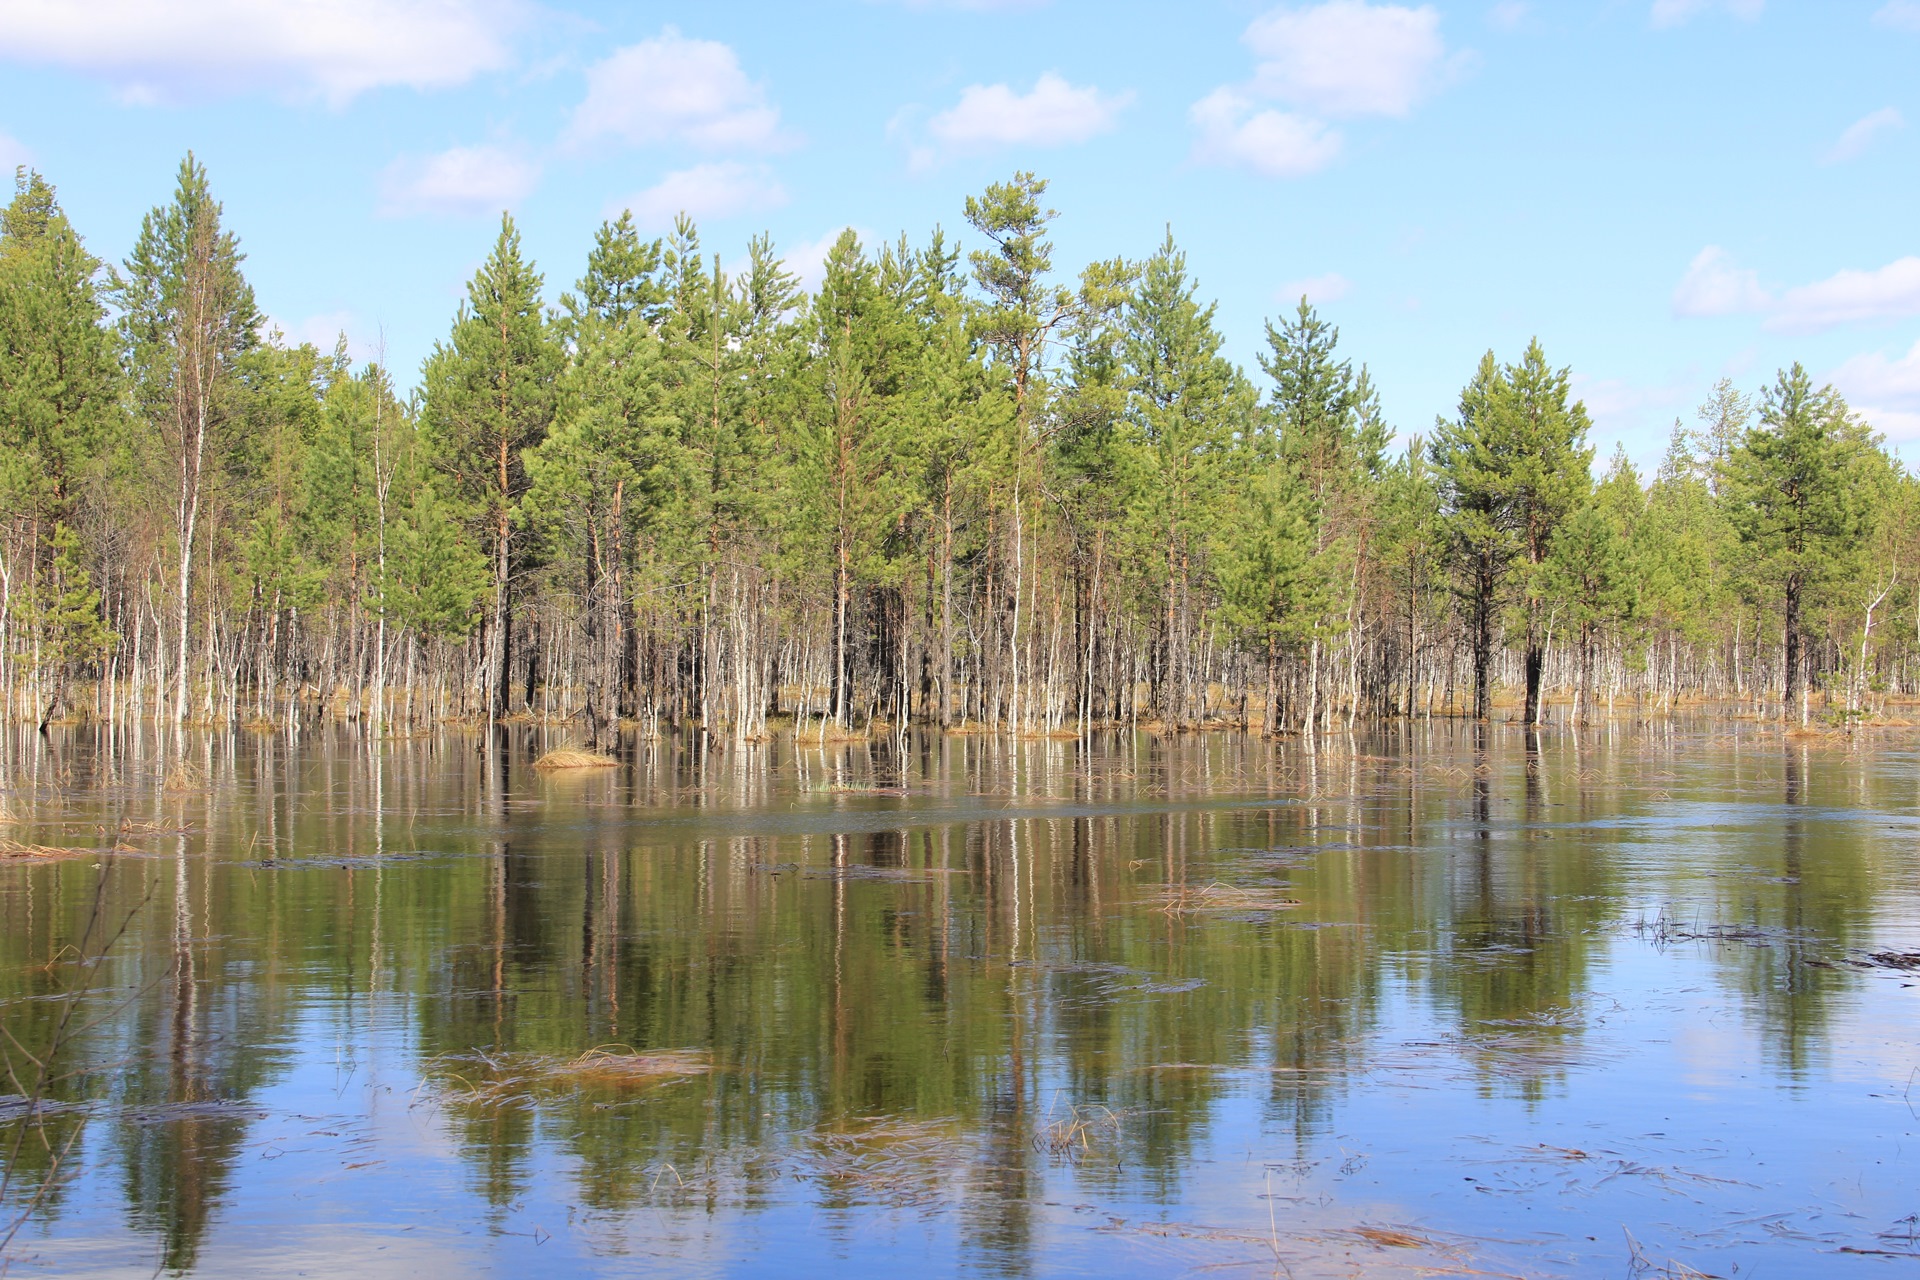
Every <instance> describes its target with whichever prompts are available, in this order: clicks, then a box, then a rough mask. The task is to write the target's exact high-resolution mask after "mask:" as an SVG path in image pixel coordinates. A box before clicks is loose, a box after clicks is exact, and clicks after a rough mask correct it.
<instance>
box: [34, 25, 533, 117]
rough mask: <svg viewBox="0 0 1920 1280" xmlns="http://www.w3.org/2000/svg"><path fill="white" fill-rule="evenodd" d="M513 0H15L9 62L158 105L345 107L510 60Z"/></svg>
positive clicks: (454, 80) (439, 84) (446, 82)
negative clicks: (102, 84)
mask: <svg viewBox="0 0 1920 1280" xmlns="http://www.w3.org/2000/svg"><path fill="white" fill-rule="evenodd" d="M522 20H523V11H522V9H521V7H520V5H518V4H517V3H514V2H513V0H282V2H280V3H268V4H262V3H259V2H258V0H88V2H87V3H85V4H75V3H72V0H6V3H5V4H4V6H0V58H6V59H8V60H11V61H15V62H27V63H50V64H52V65H55V66H62V67H69V68H72V69H74V70H76V71H82V72H87V73H90V74H94V75H98V76H101V77H104V78H105V79H107V80H108V81H110V82H111V83H113V84H114V85H115V86H116V87H117V88H118V90H119V91H120V94H121V96H122V97H123V98H125V99H127V100H128V101H134V102H151V101H160V100H175V99H182V98H198V97H203V96H205V95H207V94H208V93H210V92H212V93H220V92H234V91H241V90H248V89H268V90H273V91H279V92H283V93H286V94H287V95H288V96H291V97H296V98H298V97H313V96H318V97H320V98H323V99H325V100H326V101H327V102H329V103H331V104H332V105H334V106H336V107H337V106H342V105H344V104H345V103H347V102H348V101H350V100H351V99H353V98H354V97H356V96H358V95H359V94H361V93H364V92H366V91H367V90H369V89H376V88H380V87H382V86H386V85H405V86H408V87H411V88H415V89H439V88H445V87H448V86H450V85H457V84H462V83H464V82H466V81H467V80H469V79H471V78H472V77H473V76H475V75H477V74H479V73H480V72H483V71H491V70H495V69H497V68H500V67H504V66H506V65H507V64H508V63H509V62H510V61H511V60H512V56H511V51H510V48H509V44H508V36H509V35H510V34H511V33H512V31H513V30H514V29H515V28H516V27H518V26H519V25H520V23H521V21H522Z"/></svg>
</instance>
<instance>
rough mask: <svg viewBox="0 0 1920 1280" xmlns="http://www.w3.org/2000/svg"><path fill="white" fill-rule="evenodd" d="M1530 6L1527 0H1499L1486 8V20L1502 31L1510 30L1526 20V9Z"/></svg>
mask: <svg viewBox="0 0 1920 1280" xmlns="http://www.w3.org/2000/svg"><path fill="white" fill-rule="evenodd" d="M1532 7H1533V6H1531V5H1529V4H1528V3H1527V0H1500V3H1498V4H1496V5H1494V6H1493V8H1491V9H1489V10H1487V22H1488V23H1489V24H1490V25H1492V26H1496V27H1499V28H1500V29H1501V30H1502V31H1511V30H1513V29H1514V28H1515V27H1517V26H1519V25H1520V24H1521V23H1522V22H1524V21H1525V20H1526V17H1527V11H1528V10H1529V9H1530V8H1532Z"/></svg>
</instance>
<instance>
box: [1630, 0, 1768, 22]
mask: <svg viewBox="0 0 1920 1280" xmlns="http://www.w3.org/2000/svg"><path fill="white" fill-rule="evenodd" d="M1766 7H1767V0H1653V12H1652V14H1651V15H1650V18H1651V21H1652V22H1653V25H1654V26H1656V27H1677V26H1679V25H1680V24H1681V23H1683V22H1686V21H1688V20H1690V19H1692V18H1694V17H1697V16H1698V15H1700V14H1703V13H1708V12H1711V11H1714V10H1720V11H1723V12H1725V13H1730V14H1732V15H1733V16H1734V17H1736V18H1742V19H1745V20H1746V21H1748V22H1752V21H1753V20H1754V19H1755V18H1758V17H1759V16H1760V11H1761V10H1763V9H1765V8H1766Z"/></svg>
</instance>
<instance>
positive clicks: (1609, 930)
mask: <svg viewBox="0 0 1920 1280" xmlns="http://www.w3.org/2000/svg"><path fill="white" fill-rule="evenodd" d="M161 745H162V744H160V743H158V742H156V741H155V740H154V739H153V738H152V736H151V730H149V731H148V734H147V736H145V737H142V736H139V735H137V734H132V735H125V736H115V735H113V734H110V733H108V732H106V731H104V730H103V731H99V732H98V733H96V732H94V731H91V730H89V731H85V732H84V733H82V732H78V731H74V732H70V734H69V736H66V737H61V736H58V735H56V736H54V737H52V738H51V739H46V740H41V739H34V738H27V737H19V738H15V739H12V740H9V741H8V742H7V743H6V759H7V766H6V767H7V774H6V776H5V777H4V779H0V783H3V784H4V787H5V790H4V794H3V795H0V799H3V800H4V804H5V806H6V812H7V816H8V823H7V825H5V826H4V827H0V836H5V837H6V838H7V840H8V842H9V843H7V844H6V845H5V848H6V849H8V850H10V851H12V853H11V856H9V857H7V858H6V859H4V865H0V920H3V921H4V923H3V925H0V1001H3V1003H0V1030H4V1032H5V1036H4V1037H0V1039H4V1044H3V1045H0V1048H4V1050H5V1054H6V1058H7V1061H8V1063H9V1065H10V1068H11V1070H12V1072H13V1075H12V1078H11V1079H10V1080H6V1081H0V1095H5V1096H0V1133H3V1134H4V1136H5V1138H6V1140H7V1142H8V1144H9V1156H8V1181H7V1185H6V1191H5V1202H6V1209H7V1215H8V1218H9V1219H12V1218H13V1216H14V1215H15V1214H16V1213H21V1212H24V1213H25V1215H26V1216H25V1221H24V1223H22V1224H21V1225H19V1228H18V1230H17V1232H16V1234H14V1235H13V1237H12V1239H11V1242H10V1243H9V1244H8V1245H7V1247H6V1260H7V1268H8V1271H9V1274H12V1275H18V1276H41V1275H62V1276H69V1275H73V1276H95V1275H97V1276H150V1275H153V1274H154V1273H155V1272H156V1271H159V1272H162V1273H171V1274H186V1275H194V1276H205V1277H225V1276H256V1275H284V1276H293V1275H345V1274H353V1275H363V1276H375V1277H379V1276H407V1277H419V1276H423V1275H476V1276H485V1275H499V1276H522V1275H648V1276H669V1277H672V1276H688V1277H692V1276H701V1277H706V1276H761V1275H765V1276H775V1275H778V1276H791V1275H828V1274H836V1275H837V1274H843V1273H847V1272H848V1271H849V1269H851V1268H857V1269H858V1270H859V1271H860V1272H862V1273H881V1274H885V1273H892V1272H895V1271H896V1270H899V1269H907V1270H908V1271H909V1273H910V1274H913V1275H915V1276H926V1277H934V1276H961V1275H964V1276H1028V1275H1032V1276H1056V1275H1059V1276H1071V1275H1099V1276H1105V1277H1114V1276H1133V1275H1142V1276H1146V1275H1152V1276H1162V1275H1178V1274H1189V1273H1191V1274H1202V1273H1204V1274H1212V1273H1215V1272H1220V1273H1223V1274H1228V1275H1242V1274H1244V1275H1249V1276H1268V1275H1281V1276H1293V1277H1301V1278H1304V1277H1309V1276H1398V1275H1405V1276H1416V1275H1453V1274H1458V1275H1489V1274H1491V1275H1509V1276H1526V1277H1537V1276H1563V1275H1564V1276H1588V1275H1611V1276H1691V1275H1695V1274H1699V1273H1704V1274H1709V1275H1717V1276H1747V1275H1756V1276H1763V1277H1783V1276H1836V1275H1853V1274H1861V1275H1873V1276H1879V1275H1893V1276H1910V1275H1920V1217H1916V1215H1917V1214H1920V989H1916V986H1915V984H1916V983H1917V982H1920V973H1916V972H1915V971H1914V969H1915V966H1920V757H1917V756H1916V750H1915V748H1916V745H1920V743H1917V742H1916V740H1915V739H1913V738H1911V737H1904V736H1898V735H1892V734H1889V735H1885V736H1880V737H1869V736H1863V737H1861V738H1860V739H1858V740H1851V741H1850V740H1846V739H1834V740H1825V739H1800V740H1783V739H1782V737H1781V736H1780V734H1779V733H1778V732H1777V731H1775V730H1771V729H1768V728H1766V727H1763V726H1759V725H1742V724H1734V723H1732V722H1721V721H1715V720H1711V719H1703V720H1702V721H1700V722H1698V723H1694V724H1691V725H1681V726H1677V727H1666V726H1661V727H1645V726H1635V725H1627V724H1625V723H1621V724H1617V725H1614V726H1612V727H1610V728H1609V727H1602V728H1599V729H1594V730H1587V731H1582V732H1581V733H1579V734H1577V735H1576V734H1574V733H1572V732H1570V731H1557V732H1552V733H1548V734H1546V735H1545V736H1543V737H1542V738H1540V739H1539V740H1538V741H1536V742H1529V741H1528V740H1527V739H1526V738H1525V737H1524V736H1523V735H1521V734H1520V733H1519V731H1518V730H1515V729H1511V728H1504V727H1496V728H1494V729H1493V730H1491V731H1485V730H1483V731H1481V734H1480V736H1478V737H1476V736H1475V733H1474V731H1473V730H1472V729H1471V728H1470V727H1466V726H1454V725H1436V726H1432V727H1429V726H1424V725H1422V726H1414V727H1410V728H1400V729H1394V730H1389V731H1386V732H1384V733H1381V734H1376V735H1373V736H1355V737H1352V738H1338V739H1331V740H1325V741H1322V742H1320V743H1318V744H1317V745H1315V746H1313V747H1312V749H1309V746H1308V744H1305V743H1302V742H1299V741H1286V742H1281V743H1267V742H1260V741H1257V740H1251V739H1247V738H1241V737H1235V736H1190V737H1182V738H1178V739H1162V738H1153V737H1148V736H1141V737H1140V738H1138V739H1132V738H1116V739H1106V740H1097V741H1095V742H1092V743H1076V742H1007V741H998V740H991V739H984V738H958V737H955V738H945V739H943V738H940V737H937V736H935V737H924V738H923V737H909V738H906V739H904V740H882V741H875V742H872V743H859V744H854V745H851V746H840V745H835V744H826V745H824V746H814V745H812V744H811V743H807V744H802V745H800V746H798V747H796V746H795V744H793V743H792V742H791V741H778V742H774V743H770V744H766V745H761V746H752V747H738V748H735V747H730V748H728V749H727V750H725V751H703V750H700V749H698V748H696V747H694V746H692V745H690V744H688V743H684V742H676V741H666V740H663V741H661V742H657V743H651V744H641V745H640V746H639V747H637V748H633V749H630V751H629V752H628V753H627V755H626V756H625V757H624V758H623V760H622V762H621V764H620V765H619V767H618V768H614V769H604V770H593V771H582V772H578V773H568V774H551V775H542V774H541V773H538V772H536V771H534V770H533V769H532V768H530V767H529V766H530V763H531V761H532V760H533V759H534V758H535V757H536V756H537V755H538V754H539V753H540V752H541V751H542V750H543V749H544V748H545V747H546V746H548V745H552V744H551V743H550V742H547V741H544V740H542V739H541V738H540V737H539V735H538V733H537V732H529V731H526V730H518V731H516V736H514V737H512V738H511V739H510V740H509V741H507V742H506V743H505V744H504V745H503V746H501V747H500V748H499V749H497V750H491V751H489V750H483V749H482V746H481V740H480V739H479V738H478V737H477V736H470V735H469V736H462V735H458V734H448V735H445V736H436V737H429V738H420V739H414V740H409V741H396V742H385V743H379V744H375V745H373V746H371V747H369V746H368V745H367V744H366V743H365V742H364V741H363V740H362V739H361V738H360V737H359V736H358V735H356V734H350V733H347V732H346V731H342V732H341V733H340V734H339V735H338V736H330V735H329V734H327V733H318V734H315V733H309V734H307V735H306V736H304V737H303V738H302V739H301V740H300V741H299V742H298V744H296V745H289V744H288V742H287V741H286V740H285V739H284V738H274V737H268V736H260V737H250V736H238V737H226V736H215V737H191V738H189V739H188V740H187V741H186V743H185V752H184V757H182V756H181V755H180V754H179V753H178V752H176V750H175V749H174V747H173V744H172V743H171V742H168V743H167V744H165V745H166V747H167V749H166V750H164V751H163V750H162V749H161ZM116 845H118V846H119V847H118V848H117V849H115V848H114V846H116ZM76 848H85V849H88V850H93V852H89V853H86V854H75V853H73V852H72V850H74V849H76ZM58 850H66V851H67V852H66V853H64V854H58V853H56V852H55V851H58ZM36 1061H48V1062H50V1063H51V1067H50V1070H49V1072H48V1073H47V1074H48V1076H49V1080H48V1082H47V1083H46V1084H45V1085H44V1086H43V1087H42V1086H37V1085H36V1080H37V1079H38V1078H39V1075H38V1073H37V1072H36V1070H35V1066H34V1064H35V1062H36ZM36 1094H39V1095H41V1096H39V1097H37V1098H36V1097H35V1096H34V1095H36Z"/></svg>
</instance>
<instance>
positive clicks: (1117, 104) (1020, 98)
mask: <svg viewBox="0 0 1920 1280" xmlns="http://www.w3.org/2000/svg"><path fill="white" fill-rule="evenodd" d="M1132 100H1133V95H1132V94H1131V93H1116V94H1103V93H1101V92H1100V90H1098V89H1097V88H1095V87H1093V86H1092V85H1088V86H1086V87H1085V88H1080V87H1076V86H1074V85H1071V84H1069V83H1067V81H1066V80H1065V79H1063V78H1062V77H1061V76H1059V75H1058V74H1056V73H1054V72H1052V71H1049V72H1047V73H1045V74H1044V75H1042V76H1041V77H1040V78H1039V79H1038V80H1037V81H1035V82H1034V86H1033V89H1032V90H1031V91H1030V92H1027V93H1017V92H1015V91H1014V90H1013V88H1012V87H1011V86H1008V85H1004V84H974V85H968V86H967V87H966V88H965V89H962V90H961V91H960V101H959V103H958V104H957V105H955V106H953V107H951V108H950V109H948V110H946V111H942V112H941V113H940V114H939V115H936V116H935V117H933V119H932V120H930V121H928V122H927V132H928V133H930V134H931V135H933V136H934V137H935V138H938V139H939V140H940V141H941V142H944V143H946V144H947V145H948V146H950V147H980V146H996V145H1000V146H1006V145H1016V146H1017V145H1029V146H1043V147H1051V146H1060V145H1062V144H1064V143H1070V142H1085V141H1086V140H1087V139H1089V138H1092V137H1094V136H1095V135H1097V134H1102V133H1106V132H1107V131H1109V130H1110V129H1112V128H1113V125H1114V121H1115V119H1116V118H1117V117H1118V115H1119V114H1120V112H1121V110H1122V109H1123V108H1125V107H1126V105H1127V104H1128V103H1129V102H1131V101H1132Z"/></svg>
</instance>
